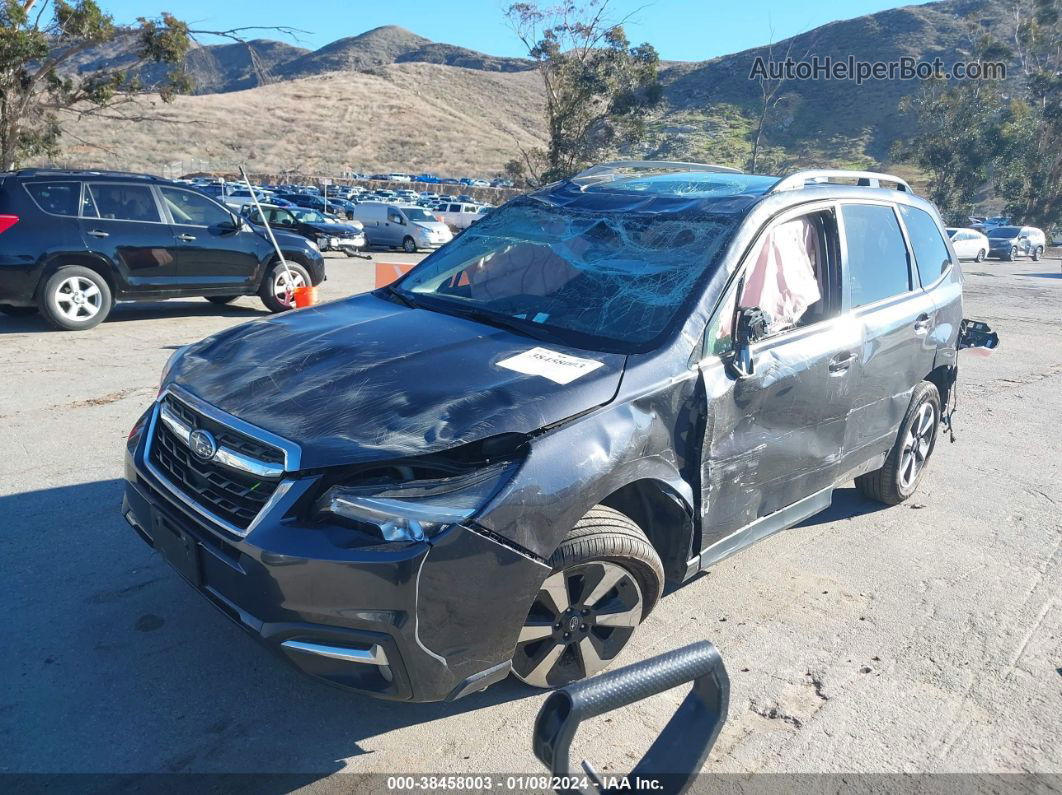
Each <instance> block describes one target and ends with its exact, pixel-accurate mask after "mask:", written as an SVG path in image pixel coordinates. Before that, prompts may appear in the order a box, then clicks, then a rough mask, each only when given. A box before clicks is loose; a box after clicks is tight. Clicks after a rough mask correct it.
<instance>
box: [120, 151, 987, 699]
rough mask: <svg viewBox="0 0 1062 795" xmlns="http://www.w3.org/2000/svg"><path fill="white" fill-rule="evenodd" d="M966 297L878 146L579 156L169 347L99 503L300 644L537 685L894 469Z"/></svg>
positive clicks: (318, 657)
mask: <svg viewBox="0 0 1062 795" xmlns="http://www.w3.org/2000/svg"><path fill="white" fill-rule="evenodd" d="M845 181H846V182H848V183H851V184H840V183H841V182H845ZM883 182H891V183H892V184H893V185H894V186H895V187H894V188H887V187H885V186H884V185H882V183H883ZM966 328H967V326H964V321H963V318H962V276H961V273H960V271H959V267H958V263H957V259H956V257H955V255H954V253H953V252H952V250H951V248H950V244H949V243H948V239H947V237H946V235H945V234H944V231H943V228H942V226H941V223H940V219H939V218H938V216H937V213H936V211H935V210H934V209H933V207H932V206H931V205H930V204H929V203H927V202H926V201H924V200H923V199H920V198H918V197H916V196H914V195H912V194H911V192H910V189H909V188H908V186H907V185H906V183H904V182H903V181H902V180H899V179H897V178H895V177H888V176H886V175H880V174H873V173H862V172H858V173H857V172H825V171H815V172H801V173H797V174H794V175H792V176H789V177H786V178H781V179H780V178H777V177H763V176H751V175H745V174H741V173H738V172H735V171H732V170H730V169H725V168H722V167H715V166H701V165H693V164H674V163H646V162H621V163H612V164H606V165H604V166H597V167H594V168H592V169H590V170H588V171H586V172H583V173H582V174H580V175H579V176H577V177H575V178H573V179H570V180H566V181H563V182H560V183H557V184H554V185H550V186H548V187H545V188H543V189H541V190H539V191H537V192H535V193H533V194H531V195H528V196H524V197H520V198H517V199H514V200H513V201H511V202H509V203H508V204H507V205H505V206H504V207H502V208H500V209H499V210H497V211H495V212H493V213H492V214H491V215H490V216H489V217H487V218H485V219H484V220H482V221H480V222H479V223H477V224H476V225H475V226H473V227H472V228H471V229H470V230H469V231H468V232H466V233H465V234H463V235H461V237H459V238H458V239H456V240H455V241H454V242H452V243H450V244H448V245H446V246H444V247H443V248H441V249H440V250H438V251H437V252H435V253H434V254H432V255H431V256H429V257H428V258H426V259H425V260H424V261H423V262H422V263H420V265H418V266H417V267H416V268H415V269H414V270H413V271H411V272H410V273H409V274H408V275H406V276H405V277H403V278H402V279H401V280H400V281H398V282H397V283H395V284H393V285H391V286H389V287H386V288H383V289H380V290H377V291H375V292H372V293H367V294H364V295H358V296H354V297H352V298H349V299H346V300H342V301H336V302H333V303H330V304H325V305H323V306H318V307H314V308H311V309H306V310H301V311H297V312H291V313H287V314H283V315H278V316H276V317H270V318H266V319H263V320H258V321H255V322H252V323H248V324H246V325H242V326H238V327H236V328H231V329H228V330H226V331H223V332H220V333H218V334H215V335H214V336H211V337H208V338H207V339H205V340H203V341H201V342H199V343H197V344H194V345H191V346H188V347H187V348H185V349H183V350H181V351H178V352H177V353H176V354H175V355H174V356H173V358H172V359H171V361H170V363H169V364H168V365H167V368H166V371H165V372H164V373H163V379H162V388H161V390H160V393H159V396H158V398H157V400H156V401H155V402H154V404H153V405H152V406H151V407H150V409H149V410H148V411H147V412H146V413H145V414H144V416H143V417H141V418H140V420H139V421H138V422H137V424H136V426H135V427H134V429H133V431H132V433H131V434H130V438H129V442H128V455H127V469H126V474H127V481H128V482H127V486H126V492H125V502H124V507H123V511H124V514H125V517H126V519H127V520H128V521H129V523H130V524H131V525H132V526H133V528H134V529H135V530H136V531H137V532H138V533H139V534H140V535H141V537H142V538H143V539H144V540H145V541H147V542H148V543H149V544H151V545H152V546H154V547H155V548H156V549H157V550H158V551H159V552H160V553H161V554H162V555H163V556H164V557H165V558H166V559H167V560H168V561H169V562H170V563H172V564H173V566H174V567H175V568H176V569H177V570H178V572H180V573H181V574H182V575H183V576H184V577H185V578H186V579H187V580H188V581H189V582H190V583H191V584H192V585H193V586H194V587H195V588H196V589H197V590H199V591H200V592H201V593H202V594H203V595H204V596H206V598H207V599H209V600H210V601H211V602H212V603H213V604H214V605H215V606H217V607H218V608H219V609H220V610H221V611H222V612H224V613H225V614H226V615H228V616H229V617H230V618H232V619H233V620H234V621H236V622H237V623H238V624H239V625H240V626H241V627H243V628H244V629H246V630H248V631H249V632H250V633H252V634H253V635H255V636H256V637H258V638H259V639H261V640H262V641H264V642H265V643H266V644H267V645H268V646H270V647H271V648H273V649H275V650H276V651H277V652H278V653H280V654H282V655H284V656H285V657H286V658H287V659H288V660H290V661H291V662H293V663H294V664H295V665H296V666H297V667H299V668H300V669H302V670H303V671H305V672H307V673H309V674H311V675H313V676H316V677H319V678H321V679H324V680H326V681H329V682H331V683H334V684H338V685H341V686H344V687H348V688H352V689H354V690H357V691H359V692H362V693H367V694H371V695H375V696H380V697H385V698H394V699H403V700H416V701H430V700H440V699H453V698H458V697H460V696H462V695H465V694H467V693H470V692H474V691H476V690H480V689H482V688H484V687H486V686H488V685H490V684H491V683H493V682H496V681H498V680H500V679H503V678H504V677H506V676H507V675H508V674H509V673H510V671H511V672H513V673H514V674H515V675H516V676H517V677H519V678H520V679H521V680H523V681H525V682H527V683H529V684H531V685H535V686H540V687H553V686H557V685H562V684H565V683H567V682H571V681H572V680H575V679H579V678H581V677H584V676H587V675H589V674H593V673H595V672H597V671H599V670H601V669H602V668H604V667H605V666H606V665H608V664H609V663H610V662H611V661H612V660H613V659H615V658H616V657H617V656H618V655H619V654H620V653H621V651H622V650H623V648H624V647H625V646H626V644H627V643H628V642H629V640H630V638H631V637H632V635H633V634H634V632H635V631H636V628H637V627H638V625H639V624H640V623H641V622H642V621H643V620H644V619H645V617H646V616H647V615H648V614H649V612H650V611H651V610H653V608H654V607H655V606H656V605H657V602H658V601H659V600H660V597H661V594H662V593H663V592H664V590H665V586H666V585H667V584H669V583H671V584H677V583H681V582H682V581H684V580H687V579H689V578H691V577H693V576H694V575H695V574H696V573H697V572H699V571H701V570H702V569H705V568H706V567H709V566H711V565H713V564H715V563H717V562H719V561H720V560H722V559H723V558H725V557H726V556H728V555H730V554H732V553H734V552H736V551H738V550H740V549H741V548H743V547H745V546H747V545H749V544H751V543H753V542H755V541H758V540H760V539H763V538H765V537H766V536H769V535H771V534H772V533H775V532H777V531H779V530H782V529H784V528H787V527H790V526H792V525H794V524H796V523H798V522H800V521H801V520H803V519H805V518H806V517H808V516H811V515H812V514H814V513H816V512H818V511H821V510H823V509H824V508H826V507H827V506H828V505H829V504H830V499H831V493H832V491H833V489H834V488H835V487H836V486H837V485H838V484H840V483H844V482H845V481H850V480H852V479H855V482H856V484H857V485H858V487H859V488H860V490H861V491H862V492H863V493H864V494H866V495H867V496H868V497H870V498H872V499H875V500H880V501H882V502H885V503H888V504H896V503H899V502H901V501H903V500H905V499H907V498H908V497H909V496H910V495H911V494H912V493H914V491H915V490H916V489H917V488H918V484H919V481H920V479H921V478H922V477H923V474H924V473H925V470H926V466H927V464H928V462H929V460H930V458H931V457H932V454H933V450H934V444H935V442H936V439H937V436H938V432H939V429H940V428H941V427H942V425H943V426H945V427H946V426H947V423H948V421H949V415H950V411H949V406H950V405H951V401H952V400H953V397H954V394H955V382H956V373H957V352H958V349H959V348H960V347H961V346H963V345H966V344H972V343H971V342H970V339H972V335H971V334H970V333H967V332H966V331H964V329H966ZM979 333H980V335H981V337H982V338H984V337H986V336H988V335H989V332H988V331H987V329H985V328H984V327H983V326H980V332H979ZM204 654H206V652H204Z"/></svg>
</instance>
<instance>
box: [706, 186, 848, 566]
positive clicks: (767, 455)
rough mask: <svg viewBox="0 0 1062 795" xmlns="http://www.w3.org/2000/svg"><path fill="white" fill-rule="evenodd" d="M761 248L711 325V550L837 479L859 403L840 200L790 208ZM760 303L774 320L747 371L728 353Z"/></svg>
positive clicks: (708, 489) (708, 532)
mask: <svg viewBox="0 0 1062 795" xmlns="http://www.w3.org/2000/svg"><path fill="white" fill-rule="evenodd" d="M751 252H752V253H751V254H750V255H749V257H748V259H747V260H746V262H745V263H744V264H743V265H742V268H741V269H740V270H739V273H738V276H737V278H736V280H735V281H734V283H733V284H732V286H731V288H730V290H729V292H728V293H727V296H726V297H725V298H724V300H723V301H722V303H721V304H720V307H719V309H718V310H717V312H716V314H715V316H714V317H713V320H712V322H711V323H710V325H709V327H708V330H707V332H706V338H705V346H704V351H705V356H704V360H703V361H702V363H701V368H700V369H701V376H702V379H703V388H704V393H705V398H706V401H707V403H706V409H707V417H706V424H705V436H704V442H703V445H702V452H701V460H702V478H701V513H702V523H701V527H702V549H707V548H709V547H712V546H713V545H717V544H718V545H720V546H723V547H725V546H726V545H727V544H728V543H730V541H729V540H728V537H731V538H733V537H736V536H737V535H738V531H741V530H742V529H743V528H748V527H750V526H752V525H753V524H754V523H757V522H758V521H759V520H762V519H764V517H769V516H771V515H772V514H776V513H777V512H779V511H781V510H783V509H785V508H787V507H789V506H793V505H794V504H796V503H798V502H800V501H801V500H804V498H807V497H811V496H812V495H816V494H818V493H820V492H823V490H825V489H828V488H830V487H831V486H832V485H833V484H834V483H835V482H836V480H837V478H838V476H839V473H840V471H841V461H842V458H843V448H844V434H845V423H846V419H847V415H848V412H849V410H850V409H851V406H852V401H851V387H850V379H851V371H852V365H853V363H854V360H855V356H856V350H857V348H858V343H859V338H858V328H857V327H856V326H854V325H853V324H852V323H851V322H850V321H849V320H848V319H847V318H845V317H844V316H843V315H842V313H841V310H842V292H841V289H840V261H839V260H840V256H839V252H840V246H839V240H838V232H837V221H836V213H835V208H833V207H832V206H831V205H826V206H823V207H822V208H821V209H818V210H816V211H814V212H807V211H802V212H801V213H798V214H797V215H796V216H793V215H789V216H784V217H783V218H782V219H779V221H777V222H775V223H774V224H773V225H772V226H771V227H769V228H768V229H767V230H766V231H765V232H764V233H763V234H761V236H760V239H759V240H758V242H757V243H756V244H755V245H754V246H753V247H752V249H751ZM751 307H755V308H758V309H760V310H762V311H764V312H765V313H766V314H767V316H768V317H769V318H770V322H769V325H768V328H767V333H766V336H764V337H763V338H762V339H759V340H758V341H756V342H754V343H752V345H751V346H750V351H749V353H750V356H749V360H750V363H751V367H750V368H746V369H747V370H749V369H750V370H751V372H749V373H748V374H747V375H741V374H739V373H737V372H736V370H735V368H734V367H733V366H732V364H731V363H730V361H729V360H730V359H731V357H732V356H733V348H734V343H733V333H732V329H733V326H734V322H735V316H736V313H737V312H738V311H740V310H741V309H742V308H751ZM826 496H828V492H827V493H826V494H825V495H824V498H825V497H826ZM812 512H813V511H812Z"/></svg>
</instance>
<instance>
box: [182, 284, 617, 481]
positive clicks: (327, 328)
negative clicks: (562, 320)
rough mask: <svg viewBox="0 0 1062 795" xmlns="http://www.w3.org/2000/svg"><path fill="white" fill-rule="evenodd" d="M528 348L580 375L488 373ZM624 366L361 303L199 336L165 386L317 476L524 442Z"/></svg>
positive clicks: (596, 393)
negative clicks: (257, 434)
mask: <svg viewBox="0 0 1062 795" xmlns="http://www.w3.org/2000/svg"><path fill="white" fill-rule="evenodd" d="M534 348H544V349H547V350H548V351H550V352H553V353H560V354H564V355H566V356H570V357H577V358H578V359H579V360H583V361H585V362H587V364H586V365H584V366H583V369H585V370H586V372H584V373H583V374H582V375H581V376H580V377H578V378H576V379H575V380H572V381H570V382H569V383H567V384H563V385H562V384H559V383H556V382H555V381H553V380H551V379H550V378H547V377H545V376H543V375H527V374H524V373H522V372H517V371H515V370H513V369H509V368H507V367H502V366H500V365H499V362H501V361H503V360H507V359H509V358H510V357H513V356H517V355H519V354H522V353H526V352H527V351H530V350H532V349H534ZM625 359H626V357H625V356H623V355H622V354H617V353H597V352H593V353H590V352H587V351H582V350H579V349H573V348H567V347H565V346H561V345H554V344H552V343H546V342H542V341H539V340H533V339H530V338H527V337H523V336H520V335H518V334H515V333H511V332H509V331H506V330H502V329H497V328H494V327H491V326H485V325H482V324H480V323H476V322H473V321H471V320H466V319H464V318H460V317H454V316H451V315H445V314H441V313H438V312H432V311H429V310H427V309H420V308H417V309H411V308H408V307H405V306H401V305H398V304H394V303H392V302H390V301H388V300H385V299H383V298H379V297H377V296H376V295H374V294H372V293H367V294H364V295H360V296H355V297H354V298H350V299H347V300H344V301H336V302H333V303H330V304H325V305H323V306H320V307H314V308H311V309H302V310H299V311H296V312H288V313H286V314H283V315H277V316H275V317H271V318H268V319H265V320H260V321H255V322H252V323H247V324H244V325H241V326H237V327H235V328H232V329H228V330H226V331H224V332H221V333H219V334H216V335H214V336H212V337H207V338H206V339H204V340H202V341H201V342H198V343H196V344H194V345H191V346H189V347H188V348H187V349H186V350H185V352H184V354H183V355H182V356H181V357H180V358H179V359H178V360H177V362H176V363H175V364H174V367H173V369H172V370H171V373H170V375H169V377H168V381H167V384H169V383H176V384H178V385H179V386H182V387H184V388H185V389H187V390H189V391H191V392H192V393H194V394H196V395H198V396H199V397H200V398H202V399H203V400H205V401H207V402H208V403H210V404H212V405H214V406H217V407H218V408H220V409H221V410H222V411H225V412H228V413H229V414H232V415H234V416H236V417H239V418H240V419H242V420H245V421H246V422H250V423H252V424H254V425H257V426H258V427H260V428H263V429H265V430H268V431H271V432H272V433H275V434H277V435H279V436H282V437H284V438H286V439H288V440H290V441H292V442H295V443H296V444H298V445H300V446H301V448H302V467H303V468H305V469H315V468H319V467H325V466H335V465H340V464H352V463H359V462H363V461H374V460H386V459H393V458H400V457H405V456H413V455H421V454H425V453H433V452H438V451H441V450H446V449H448V448H451V447H456V446H458V445H461V444H466V443H468V442H475V441H479V440H482V439H486V438H488V437H491V436H496V435H498V434H503V433H519V434H527V433H531V432H533V431H536V430H539V429H540V428H543V427H544V426H548V425H553V424H555V423H557V422H560V421H562V420H564V419H567V418H569V417H572V416H574V415H576V414H579V413H581V412H583V411H586V410H587V409H590V408H593V407H595V406H599V405H603V404H605V403H608V402H609V401H610V400H612V399H613V397H614V396H615V395H616V392H617V390H618V388H619V383H620V378H621V376H622V374H623V367H624V363H625ZM597 363H600V364H597ZM591 368H593V369H591ZM532 369H534V368H532Z"/></svg>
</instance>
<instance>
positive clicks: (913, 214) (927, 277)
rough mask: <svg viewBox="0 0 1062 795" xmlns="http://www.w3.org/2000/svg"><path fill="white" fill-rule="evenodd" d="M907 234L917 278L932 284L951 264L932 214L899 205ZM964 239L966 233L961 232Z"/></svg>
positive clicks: (924, 282) (924, 283) (923, 282)
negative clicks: (913, 256) (916, 269)
mask: <svg viewBox="0 0 1062 795" xmlns="http://www.w3.org/2000/svg"><path fill="white" fill-rule="evenodd" d="M900 215H902V216H903V222H904V225H905V226H906V227H907V236H908V237H909V238H910V239H911V248H913V249H914V255H915V264H916V265H917V266H918V278H919V279H921V281H922V284H923V285H926V284H932V283H933V282H935V281H936V280H937V277H938V276H940V274H942V273H943V272H944V271H946V270H947V269H948V266H949V265H950V264H951V256H950V255H949V254H948V246H947V244H946V243H945V242H944V238H942V237H941V236H940V229H938V228H937V222H936V221H934V220H933V216H931V215H930V214H929V213H927V212H926V211H925V210H919V209H918V208H917V207H906V206H905V207H900ZM961 234H962V235H963V237H962V239H963V240H965V239H966V233H965V232H963V233H961Z"/></svg>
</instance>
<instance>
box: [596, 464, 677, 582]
mask: <svg viewBox="0 0 1062 795" xmlns="http://www.w3.org/2000/svg"><path fill="white" fill-rule="evenodd" d="M598 504H600V505H606V506H608V507H609V508H614V509H615V510H617V511H619V512H620V513H622V514H625V515H626V516H628V517H630V518H631V519H632V520H633V521H634V522H635V523H636V524H637V525H638V526H639V527H640V528H641V529H642V532H644V533H645V535H646V537H647V538H648V539H649V543H651V544H652V545H653V548H654V549H655V550H656V553H657V554H658V555H659V556H660V560H661V561H662V562H663V564H664V574H665V576H666V577H667V579H668V580H669V581H672V580H674V581H676V582H677V581H680V580H682V579H683V578H684V577H685V575H686V567H687V563H688V561H689V559H690V557H691V556H692V554H693V553H692V551H691V550H692V548H693V536H694V525H693V515H692V510H691V508H690V506H689V504H688V503H687V502H686V501H685V500H684V499H682V497H681V496H680V495H679V494H678V493H677V492H676V491H675V490H674V489H672V488H671V486H670V485H668V483H667V482H665V481H663V480H658V479H656V478H651V477H648V478H640V479H638V480H635V481H632V482H630V483H627V484H626V485H624V486H621V487H619V488H617V489H615V490H614V491H612V492H611V493H610V494H608V495H606V496H605V497H604V498H603V499H601V500H599V501H598Z"/></svg>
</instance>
